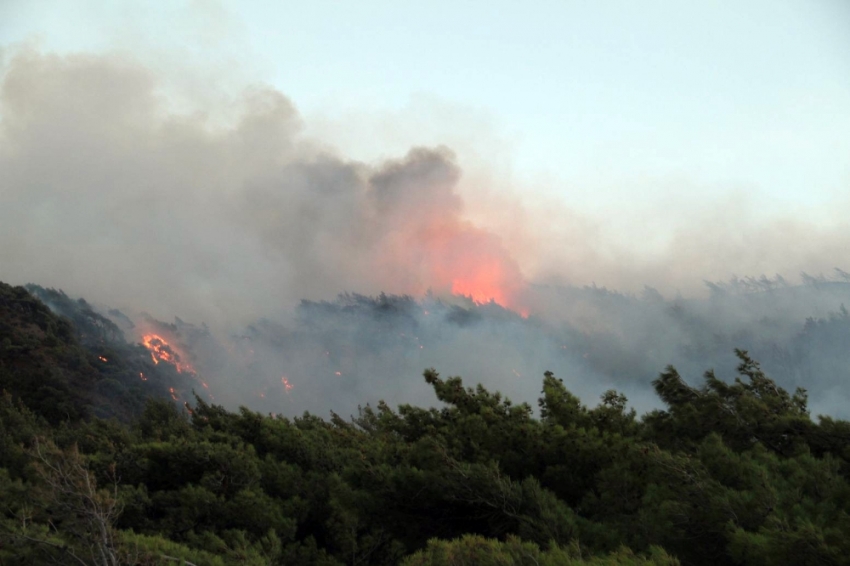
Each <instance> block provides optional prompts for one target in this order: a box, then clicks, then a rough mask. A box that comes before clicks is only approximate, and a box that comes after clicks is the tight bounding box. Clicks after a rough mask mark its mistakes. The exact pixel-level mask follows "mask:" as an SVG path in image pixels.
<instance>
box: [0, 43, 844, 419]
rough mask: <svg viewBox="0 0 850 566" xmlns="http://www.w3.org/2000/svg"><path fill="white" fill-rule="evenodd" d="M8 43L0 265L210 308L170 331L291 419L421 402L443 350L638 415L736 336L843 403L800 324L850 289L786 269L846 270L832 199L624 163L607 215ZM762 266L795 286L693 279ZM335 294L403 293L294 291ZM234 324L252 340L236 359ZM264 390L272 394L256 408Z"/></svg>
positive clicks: (233, 395)
mask: <svg viewBox="0 0 850 566" xmlns="http://www.w3.org/2000/svg"><path fill="white" fill-rule="evenodd" d="M2 61H3V68H2V83H0V203H2V204H0V280H3V281H6V282H9V283H13V284H24V283H28V282H33V283H37V284H39V285H42V286H46V287H55V288H61V289H63V290H64V291H65V292H66V293H68V294H69V295H72V296H82V297H85V298H87V299H88V300H90V301H91V302H94V303H97V304H100V305H104V306H108V307H115V308H119V309H121V310H122V312H125V313H126V314H128V315H131V316H133V317H134V318H136V319H137V320H138V318H137V317H139V316H140V313H142V312H147V313H150V315H151V316H152V317H154V318H155V319H159V320H165V321H171V320H173V318H174V317H175V316H178V317H180V318H181V319H183V320H186V321H190V322H192V323H195V324H198V325H200V324H202V323H203V324H206V325H208V328H209V335H208V336H207V337H206V338H204V340H199V341H198V340H196V341H195V343H194V346H192V344H188V345H189V346H192V347H193V352H194V353H195V355H197V356H198V357H199V358H203V359H201V360H200V361H199V363H198V365H199V367H203V368H205V369H206V371H207V373H208V374H209V375H211V376H212V377H213V378H214V379H212V378H211V379H210V381H211V385H212V386H214V389H215V388H217V389H216V390H217V391H218V392H219V393H218V395H219V398H220V400H221V401H222V402H225V403H226V404H229V405H236V404H239V403H243V404H249V405H252V406H261V407H263V408H264V409H268V410H276V411H278V412H296V413H297V412H300V411H301V410H303V409H310V410H314V411H317V412H324V411H326V410H328V409H335V410H340V411H343V412H344V411H349V410H353V409H352V408H353V407H354V406H356V404H358V403H365V402H374V401H375V400H376V399H377V398H381V397H384V398H386V399H387V400H388V401H394V402H397V401H402V400H406V401H416V400H420V401H421V402H424V403H430V402H431V400H430V396H427V395H428V392H427V388H426V387H425V385H424V384H423V383H422V380H421V378H420V377H419V374H420V373H421V371H422V369H424V368H425V367H428V366H435V367H437V369H438V370H440V371H442V372H443V373H446V374H459V375H462V376H464V377H465V378H467V380H468V381H469V382H471V383H474V382H477V381H481V382H483V383H484V384H485V385H486V386H487V387H489V388H491V389H500V390H503V391H504V392H505V393H507V394H509V396H511V397H512V398H514V399H515V400H517V401H533V400H534V399H535V397H536V394H537V392H538V390H539V387H540V378H541V375H542V372H543V371H545V370H549V369H551V370H553V371H555V372H556V373H557V374H558V375H559V376H561V377H564V379H565V380H566V381H567V382H568V385H569V386H570V387H571V389H573V390H574V391H575V392H576V393H578V394H580V395H581V396H582V398H583V399H584V400H585V401H586V402H589V403H593V402H594V397H595V396H597V395H598V394H599V393H601V392H602V391H604V389H607V388H609V387H617V388H620V389H624V390H626V391H627V393H628V394H629V395H630V397H631V398H632V399H633V401H636V403H637V405H638V406H639V407H641V408H647V407H649V406H651V401H650V399H651V397H652V394H651V391H650V388H649V386H648V381H649V380H651V379H652V377H654V376H655V375H656V374H657V373H658V372H659V371H661V370H662V369H663V367H664V365H666V364H667V363H676V364H679V365H682V364H684V365H685V366H686V369H687V370H688V371H690V372H692V373H691V375H692V376H698V375H699V373H701V372H702V371H704V370H706V369H709V367H711V366H710V365H706V364H726V370H727V371H730V370H731V368H732V367H733V365H734V364H733V361H732V351H731V349H732V348H733V347H736V346H740V347H751V348H753V349H754V352H753V353H754V354H755V356H756V358H758V357H759V353H763V354H764V356H767V357H770V356H771V355H772V354H770V352H774V354H775V353H776V352H775V351H776V349H777V348H779V349H782V348H785V349H786V350H788V355H787V356H786V357H787V358H788V359H789V360H792V361H790V362H788V363H787V364H786V366H787V367H785V368H784V369H783V368H782V367H781V364H780V363H779V362H772V363H773V367H772V368H769V369H775V370H776V371H780V372H781V371H784V372H785V373H784V374H782V379H783V380H784V384H786V385H789V386H797V385H801V386H803V387H807V388H809V389H810V390H811V392H812V399H813V402H817V403H820V404H819V405H817V406H818V407H824V408H827V409H832V408H835V407H837V406H838V404H839V403H838V402H837V401H834V400H835V399H839V400H842V401H843V400H846V399H847V397H848V393H847V392H841V387H842V385H843V383H842V382H841V379H842V378H843V377H846V375H847V370H846V369H844V370H842V369H841V366H840V364H838V363H837V362H835V359H836V358H835V357H834V355H833V354H834V353H833V354H830V355H831V356H832V358H829V359H830V360H832V361H830V362H829V363H831V364H832V365H831V366H829V368H821V369H823V370H824V371H827V369H828V371H829V372H831V375H830V377H829V379H826V378H825V377H819V375H820V373H822V372H819V371H815V370H816V369H817V368H819V367H820V366H818V365H817V364H818V363H820V362H819V361H818V360H815V359H814V354H813V352H814V351H815V350H813V349H812V348H809V349H808V350H807V349H806V348H804V346H803V342H804V341H805V340H808V339H809V338H810V336H811V335H812V332H816V331H817V332H820V330H817V328H815V330H812V328H814V327H811V326H810V327H808V328H809V330H806V328H807V327H806V326H805V325H806V319H807V318H809V317H814V318H821V319H824V320H825V321H826V322H824V324H826V325H827V326H825V328H826V327H828V331H825V332H833V333H834V332H838V333H839V334H838V335H840V333H841V332H844V330H843V328H844V326H841V325H842V324H843V322H842V320H843V319H840V308H841V305H842V303H844V302H850V292H848V290H847V289H846V286H844V285H843V284H840V283H832V284H831V286H828V285H827V283H826V282H825V281H821V282H810V284H809V285H806V286H803V287H799V288H798V287H795V285H796V284H797V282H798V278H797V274H799V273H800V272H806V273H811V274H819V273H826V274H830V277H832V275H831V274H832V273H833V268H834V267H836V266H839V267H840V266H846V265H847V250H848V249H850V229H848V225H847V224H846V223H845V222H841V221H840V218H839V216H838V215H839V213H840V211H841V210H846V209H847V208H846V206H843V205H846V204H847V203H846V202H843V203H842V202H836V203H834V206H833V207H832V210H831V211H828V212H823V211H798V214H797V215H796V216H793V217H792V216H789V215H781V214H778V213H773V212H770V207H769V206H764V207H762V205H761V203H760V202H759V196H758V195H754V196H753V195H748V194H747V191H746V190H744V189H737V190H731V189H726V188H721V189H719V190H718V194H719V195H720V196H719V197H718V199H717V200H716V201H715V202H694V201H693V199H688V198H687V195H688V191H689V187H690V186H691V185H689V181H687V180H683V181H682V182H681V183H679V184H678V185H676V187H677V188H671V189H670V191H669V195H670V197H669V201H667V202H663V203H658V202H655V201H653V202H650V203H646V202H641V196H640V187H641V183H652V182H654V181H652V180H639V181H636V185H635V187H636V188H635V197H634V202H622V203H620V205H619V206H617V207H612V209H611V210H610V211H609V212H608V213H605V214H603V213H600V212H599V211H596V212H594V211H590V210H586V209H580V208H576V207H572V206H571V204H570V202H569V201H568V200H566V201H563V200H556V199H555V198H554V197H551V196H550V197H546V198H543V197H540V196H530V195H529V194H527V192H526V191H524V190H523V187H517V186H511V185H510V182H506V181H505V180H504V179H503V178H500V174H501V173H505V172H508V173H509V168H508V167H506V166H496V167H494V168H493V171H492V172H490V173H488V172H487V170H486V167H485V166H484V164H485V163H486V156H481V161H480V162H476V163H475V164H474V167H473V170H474V173H473V174H472V175H468V176H465V175H464V163H461V162H460V161H459V159H458V158H457V157H456V154H455V153H454V152H453V150H452V148H450V147H448V146H446V145H439V144H431V145H428V146H415V147H411V148H410V150H409V151H408V152H407V153H405V154H402V155H395V156H387V158H386V159H384V160H381V161H380V162H377V163H373V162H364V161H360V160H357V159H353V158H349V157H347V156H346V155H344V154H343V152H342V151H340V150H337V149H334V146H333V144H332V143H331V142H329V141H327V140H322V139H317V138H315V137H314V136H313V135H308V133H307V132H317V131H322V130H323V129H326V130H329V129H331V128H329V127H328V126H327V125H325V126H321V127H317V128H312V129H311V128H310V127H309V126H308V125H306V124H305V123H304V119H303V118H302V117H301V116H300V115H299V113H298V111H297V109H296V108H294V106H293V104H292V103H291V102H290V101H289V100H288V99H287V97H286V96H285V94H284V93H281V92H279V91H277V90H275V89H273V88H271V87H267V86H261V85H260V86H257V85H248V86H246V87H245V88H244V89H242V90H241V93H240V94H239V96H238V98H236V99H230V98H228V97H218V96H210V97H209V98H208V99H207V98H203V97H200V99H199V100H200V102H197V101H196V104H194V105H192V104H190V105H181V104H179V103H175V100H176V98H175V96H174V94H173V93H174V88H175V87H174V85H173V84H169V83H168V82H167V81H166V79H164V78H163V76H162V75H161V74H159V73H158V72H157V71H155V70H153V69H152V68H150V67H148V66H146V65H144V64H142V63H141V62H139V61H138V60H136V59H134V58H133V57H131V56H129V55H127V54H121V53H113V54H106V55H102V54H86V53H79V54H71V55H56V54H52V53H47V52H44V51H40V50H38V49H37V48H34V47H32V46H18V47H14V48H7V49H6V50H5V51H4V52H3V56H2ZM187 83H191V81H187ZM196 86H197V85H195V87H196ZM211 88H213V89H215V86H214V85H213V86H212V87H211ZM184 96H185V97H186V99H192V95H191V92H189V93H188V94H187V93H184ZM178 98H179V97H178ZM180 108H183V110H178V109H180ZM187 108H189V109H188V110H187ZM347 143H348V144H350V143H351V142H350V141H349V142H347ZM506 174H507V173H506ZM676 191H679V193H677V192H676ZM842 206H843V207H842ZM776 273H781V274H785V275H786V276H787V277H788V278H789V280H791V284H782V283H779V282H776V281H773V280H770V281H768V280H767V279H765V280H763V281H762V282H761V283H759V282H758V281H757V280H756V281H755V282H751V285H750V287H753V288H748V289H737V290H736V289H727V290H725V291H724V290H717V289H715V291H714V292H713V293H712V294H711V296H710V297H709V289H708V287H707V286H706V285H705V283H704V282H705V281H706V280H708V281H718V280H727V279H728V278H729V277H731V276H732V275H733V274H739V275H742V276H743V275H750V274H752V275H755V276H759V275H761V274H766V275H768V276H769V277H772V276H773V274H776ZM839 279H840V277H839ZM744 281H745V280H744ZM765 281H767V282H766V283H765ZM771 281H773V282H771ZM745 282H746V281H745ZM593 284H596V285H598V287H597V288H594V287H593ZM586 285H589V286H590V287H588V288H585V287H584V286H586ZM742 285H743V284H742ZM603 286H606V287H608V288H610V289H617V290H620V291H622V292H624V293H627V294H623V295H621V294H618V293H612V292H608V291H604V290H602V289H601V288H602V287H603ZM645 286H649V287H651V288H652V290H649V291H646V292H645V294H642V293H644V291H643V289H644V287H645ZM740 286H741V285H739V287H740ZM743 286H744V287H746V285H743ZM656 289H657V291H656ZM345 292H353V293H361V294H364V295H378V294H379V293H381V292H385V293H387V294H390V295H401V294H409V295H411V296H412V297H413V302H412V303H404V307H403V308H400V310H399V309H396V311H398V312H401V313H402V314H401V315H398V316H400V317H401V318H392V317H390V318H380V317H378V318H375V317H376V316H377V315H376V314H375V313H376V312H377V313H380V312H383V311H381V310H380V305H381V303H380V302H379V303H377V304H373V303H369V302H368V301H366V302H363V301H361V302H359V303H358V302H357V300H353V299H351V298H350V297H349V298H348V299H344V300H342V302H339V303H329V304H327V305H326V308H325V309H324V310H323V309H318V308H314V307H311V306H310V305H309V304H308V305H306V306H304V307H302V308H301V309H300V310H297V311H296V310H295V309H296V307H297V306H298V305H299V301H301V300H303V299H307V300H311V301H323V300H330V301H333V300H334V297H336V296H337V295H338V294H339V293H345ZM429 292H430V294H428V293H429ZM659 292H660V295H659ZM629 293H630V294H629ZM426 295H427V296H426ZM455 295H468V296H471V298H472V299H474V300H476V301H479V302H484V303H486V302H487V301H488V300H489V299H494V300H495V301H496V303H498V304H499V305H502V306H504V307H506V309H510V310H505V309H502V308H500V307H498V306H497V305H495V304H491V305H484V306H479V307H476V306H474V305H473V304H472V303H468V302H466V303H465V302H463V301H462V300H460V299H457V298H456V297H455ZM665 298H666V299H665ZM352 300H353V302H351V301H352ZM441 301H446V302H441ZM452 304H456V305H457V304H460V305H462V306H463V307H464V308H460V307H452ZM346 305H347V306H346ZM352 305H353V306H352ZM358 305H359V306H358ZM376 305H377V306H376ZM429 305H431V306H430V310H433V311H434V314H433V315H432V314H425V311H429ZM453 308H454V310H453ZM376 309H377V310H376ZM488 309H489V310H488ZM396 311H393V312H396ZM405 313H406V314H405ZM464 313H466V314H464ZM831 313H839V314H837V315H835V316H838V317H839V318H834V319H833V326H829V325H828V324H827V322H828V320H829V316H830V314H831ZM402 315H403V316H402ZM520 315H522V316H520ZM525 315H530V318H529V319H528V320H526V319H524V318H523V317H524V316H525ZM393 316H396V315H393ZM464 316H471V317H472V319H474V320H471V321H465V319H463V317H464ZM453 317H454V318H453ZM457 317H461V318H460V319H458V318H457ZM376 320H377V322H375V321H376ZM258 321H264V322H258ZM836 321H837V322H836ZM376 325H377V326H376ZM818 328H820V327H818ZM836 329H837V330H836ZM400 332H401V333H403V334H404V336H403V337H401V338H403V339H402V340H400V341H399V342H397V343H396V342H389V341H388V340H389V337H390V336H398V334H399V333H400ZM807 332H808V334H807ZM832 335H833V334H830V336H832ZM410 336H413V337H414V338H416V340H413V339H412V338H410ZM128 337H130V338H133V337H132V333H131V335H130V336H128ZM804 339H805V340H804ZM187 340H188V339H187ZM246 341H247V342H246ZM246 343H250V344H253V345H255V347H253V348H249V349H248V350H252V349H253V350H254V353H253V354H251V355H254V356H256V357H255V358H253V359H243V358H242V357H240V356H242V353H239V354H238V355H237V354H235V353H233V349H234V348H236V347H237V345H239V344H242V345H244V344H246ZM204 344H206V345H204ZM296 346H297V347H296ZM331 346H333V349H331ZM419 346H422V347H421V348H420V347H419ZM240 347H241V346H240ZM771 348H773V350H771ZM794 348H796V350H795V349H794ZM759 349H761V350H762V352H759V351H758V350H759ZM792 350H793V351H792ZM200 352H206V354H201V353H200ZM830 352H832V350H830ZM322 356H325V358H322ZM780 358H781V356H776V355H774V356H773V358H771V360H774V359H776V360H779V359H780ZM804 358H805V359H804ZM782 359H785V358H782ZM322 360H324V361H322ZM801 360H803V361H801ZM792 362H793V363H792ZM789 364H790V365H789ZM767 365H768V364H767V363H766V367H767ZM246 367H250V368H252V369H251V370H250V372H249V371H248V370H246V369H245V368H246ZM836 368H837V369H836ZM718 369H721V368H718ZM836 371H838V372H839V373H838V374H836V373H835V372H836ZM336 372H340V374H341V375H336ZM841 372H843V373H841ZM286 373H289V374H291V375H289V376H287V375H286ZM351 376H354V377H351ZM283 377H287V379H289V378H290V377H291V379H292V384H293V389H292V390H291V391H289V392H285V391H284V393H285V394H286V396H285V397H281V396H280V393H281V388H280V384H281V379H282V378H283ZM818 379H822V383H823V386H822V387H820V386H819V385H818V384H819V383H821V382H820V381H817V380H818ZM252 380H253V381H252ZM273 383H274V384H275V387H276V388H277V389H276V391H277V393H276V397H275V398H274V401H273V402H272V401H269V402H268V403H266V404H263V403H265V402H263V401H258V399H261V398H264V397H259V395H260V393H264V390H263V388H269V387H271V384H273ZM836 391H838V392H840V395H839V396H838V397H836ZM830 399H832V400H833V402H830V401H829V400H830ZM275 403H278V404H280V403H289V405H287V406H281V407H280V408H279V409H275Z"/></svg>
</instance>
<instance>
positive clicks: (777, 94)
mask: <svg viewBox="0 0 850 566" xmlns="http://www.w3.org/2000/svg"><path fill="white" fill-rule="evenodd" d="M36 36H37V37H38V38H39V40H40V41H41V44H42V46H43V47H45V48H47V49H55V50H59V51H72V50H95V51H103V50H106V49H110V48H115V47H118V48H122V49H129V50H132V51H134V52H136V53H137V55H138V56H139V57H141V58H142V59H146V58H147V59H150V60H155V59H157V58H158V57H161V56H162V54H163V53H169V52H174V53H179V54H180V56H183V57H187V58H188V59H190V60H191V61H195V62H198V63H200V64H209V65H210V66H211V68H228V69H231V70H234V71H235V72H236V74H239V73H243V74H244V75H245V77H246V79H247V80H259V81H266V82H269V83H272V84H274V85H275V86H277V87H278V88H280V89H281V90H282V91H283V92H284V93H286V94H287V95H288V96H289V97H290V98H291V99H292V100H293V102H294V103H295V105H296V106H297V107H298V108H299V110H300V111H301V112H302V113H303V114H304V115H305V116H306V117H308V118H309V117H311V116H324V117H327V118H328V119H329V120H331V121H333V120H337V121H338V122H339V123H340V124H342V126H340V128H342V127H344V125H345V124H351V127H352V128H355V129H356V128H357V127H360V128H362V131H363V132H369V129H368V128H363V126H362V123H363V120H359V121H358V120H352V118H351V116H353V115H357V114H358V113H360V114H362V115H363V116H365V117H366V118H364V120H366V121H368V117H369V116H381V115H384V116H390V117H395V118H396V119H398V120H400V121H404V120H405V119H406V117H407V118H410V119H411V122H412V125H411V126H410V127H409V128H407V129H406V130H404V129H403V128H402V130H403V133H397V134H396V135H387V136H386V139H364V138H365V137H366V136H361V139H362V140H363V143H362V144H359V145H358V142H357V140H356V136H354V140H352V139H351V137H349V138H346V137H345V136H344V135H342V136H340V140H339V145H341V146H342V147H343V149H344V150H345V151H346V152H347V153H348V154H349V155H353V156H354V157H357V158H362V159H374V158H376V157H378V156H379V155H386V154H396V155H398V154H400V153H403V152H404V151H406V147H402V146H404V145H406V144H411V143H433V142H434V141H435V140H437V139H439V137H440V136H441V135H444V136H445V137H446V139H447V141H451V139H453V138H452V132H451V130H452V124H451V119H445V117H444V118H443V122H442V123H440V124H438V125H436V126H434V128H435V129H436V130H435V131H427V132H426V131H425V130H427V128H423V129H422V134H421V137H422V138H423V139H421V140H420V139H417V126H416V124H415V119H414V118H415V117H414V116H412V114H413V113H415V111H416V108H420V107H421V106H417V103H416V102H415V101H416V100H420V99H423V97H424V99H425V100H430V101H437V102H438V104H439V105H443V106H447V107H451V108H456V109H457V112H456V113H455V114H454V115H455V116H459V117H460V119H459V120H458V124H457V127H458V129H461V130H463V129H466V130H467V131H469V130H470V129H471V133H467V134H466V139H468V138H469V137H475V124H478V123H480V122H481V120H483V121H484V122H486V123H487V125H488V126H487V127H486V128H482V129H481V136H482V137H492V138H498V140H499V141H501V142H504V144H505V146H506V147H509V155H508V159H509V161H510V164H509V169H510V170H511V171H512V172H513V174H514V175H515V176H516V178H517V179H518V180H519V182H520V183H521V184H523V185H524V186H527V187H534V186H535V182H537V181H540V180H541V179H542V180H545V182H540V183H539V185H540V186H541V187H544V186H545V189H546V190H548V191H554V192H556V193H558V194H560V195H561V196H563V198H564V199H565V200H566V201H574V202H575V203H576V204H578V205H583V206H586V207H590V208H594V207H597V208H599V209H604V207H605V206H609V205H611V203H614V202H616V201H617V200H618V199H623V198H628V199H635V198H639V194H643V193H646V192H652V191H653V190H654V189H653V187H662V189H658V190H660V191H661V192H662V193H663V192H664V191H670V190H675V187H677V186H678V187H688V189H682V190H690V191H693V192H694V193H693V195H692V197H693V199H694V200H696V201H699V200H701V199H706V200H708V199H711V198H712V197H713V195H714V194H716V193H722V192H724V191H730V190H731V191H735V190H737V191H745V192H752V193H754V194H757V195H759V196H760V197H762V198H765V199H767V201H769V202H768V204H769V206H771V207H776V208H780V209H783V208H786V207H796V206H799V205H818V204H823V203H827V202H831V201H833V200H834V199H836V198H843V197H845V196H846V194H847V193H848V191H850V159H848V158H850V2H847V1H846V0H808V1H802V0H799V1H777V0H749V1H747V2H733V1H728V2H719V1H706V2H681V1H677V2H672V1H667V2H661V1H613V0H609V1H585V2H573V1H567V0H562V1H559V2H535V1H529V2H499V1H493V0H490V1H487V2H484V1H474V2H473V1H466V2H463V1H457V0H456V1H453V2H448V1H430V2H417V3H413V2H402V1H398V0H395V1H389V0H387V1H383V0H382V1H376V0H361V1H358V2H333V1H329V0H312V1H309V2H298V3H296V2H250V1H224V2H221V3H214V2H178V1H167V2H166V1H161V2H124V1H117V0H116V1H112V2H105V1H95V0H80V1H75V2H70V1H59V0H54V1H49V0H26V1H23V0H3V1H2V2H0V43H2V44H8V43H10V42H14V41H21V40H25V39H31V38H33V37H36ZM153 54H155V55H153ZM217 65H218V67H216V66H217ZM412 101H413V102H412ZM467 112H468V113H469V114H470V116H471V118H470V123H469V124H466V125H464V124H462V123H461V122H463V121H464V120H463V116H464V114H465V113H467ZM449 115H450V116H451V115H452V114H451V113H449ZM356 124H360V126H356ZM329 131H332V128H331V129H330V130H329ZM372 133H374V132H372ZM379 137H380V136H379ZM331 141H334V140H331ZM470 143H472V144H474V143H475V140H472V141H471V142H470ZM488 143H489V142H488ZM396 145H397V146H398V147H395V146H396ZM485 146H486V144H485ZM461 154H463V152H462V151H461ZM502 157H504V156H502V155H500V156H499V158H502ZM500 166H504V163H502V164H500ZM671 187H674V188H672V189H671Z"/></svg>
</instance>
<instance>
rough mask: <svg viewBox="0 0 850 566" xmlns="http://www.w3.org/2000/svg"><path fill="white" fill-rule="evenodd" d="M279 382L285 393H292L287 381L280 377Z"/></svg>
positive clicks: (290, 385)
mask: <svg viewBox="0 0 850 566" xmlns="http://www.w3.org/2000/svg"><path fill="white" fill-rule="evenodd" d="M280 382H281V383H283V388H284V389H285V390H286V392H287V393H289V392H290V391H292V384H291V383H289V380H288V379H286V377H281V378H280Z"/></svg>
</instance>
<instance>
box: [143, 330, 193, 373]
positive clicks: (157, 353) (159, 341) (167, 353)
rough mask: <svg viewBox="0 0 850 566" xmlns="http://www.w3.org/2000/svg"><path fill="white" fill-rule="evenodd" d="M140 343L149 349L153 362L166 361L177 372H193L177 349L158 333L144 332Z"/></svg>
mask: <svg viewBox="0 0 850 566" xmlns="http://www.w3.org/2000/svg"><path fill="white" fill-rule="evenodd" d="M142 344H144V346H145V348H147V349H148V350H149V351H150V353H151V359H152V360H153V363H155V364H159V363H160V362H166V363H169V364H171V365H173V366H174V369H176V370H177V372H178V373H183V372H187V373H195V370H194V368H192V365H191V364H189V363H186V362H183V361H182V357H181V356H180V354H179V353H178V352H177V349H176V348H175V347H174V346H172V345H171V344H169V343H168V342H167V341H166V340H165V338H163V337H162V336H160V335H159V334H145V335H144V336H143V337H142Z"/></svg>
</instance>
